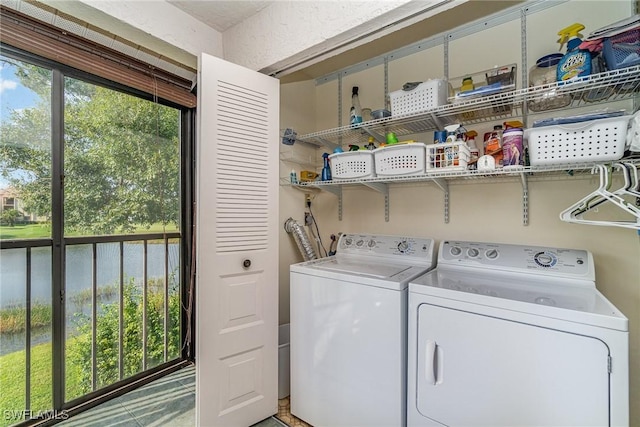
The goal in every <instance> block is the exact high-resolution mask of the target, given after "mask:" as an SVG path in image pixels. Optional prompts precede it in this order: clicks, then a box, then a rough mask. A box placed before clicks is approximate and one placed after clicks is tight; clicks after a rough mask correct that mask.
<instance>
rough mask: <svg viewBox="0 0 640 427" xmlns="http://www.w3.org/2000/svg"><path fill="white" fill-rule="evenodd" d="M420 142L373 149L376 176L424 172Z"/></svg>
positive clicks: (422, 148)
mask: <svg viewBox="0 0 640 427" xmlns="http://www.w3.org/2000/svg"><path fill="white" fill-rule="evenodd" d="M424 149H425V145H424V144H423V143H422V142H414V143H411V144H399V145H388V146H386V147H381V148H378V149H376V150H374V151H373V156H374V159H375V164H376V174H377V175H378V176H406V175H420V174H424Z"/></svg>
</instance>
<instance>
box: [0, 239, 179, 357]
mask: <svg viewBox="0 0 640 427" xmlns="http://www.w3.org/2000/svg"><path fill="white" fill-rule="evenodd" d="M92 251H93V249H92V246H91V245H73V246H67V249H66V267H65V284H66V295H67V298H66V312H67V319H68V320H69V319H70V317H72V316H73V313H76V312H79V311H82V312H85V314H90V310H91V303H90V301H89V302H86V301H85V302H84V303H78V305H76V304H75V303H74V301H77V300H75V299H74V298H73V297H74V295H76V296H77V295H79V294H80V293H82V292H90V289H91V282H92V275H93V273H92V265H91V264H92V257H93V254H92ZM143 251H144V246H143V245H142V244H141V243H139V242H132V243H125V244H124V248H123V271H124V276H125V278H130V277H133V278H136V279H137V280H138V281H141V280H142V277H143ZM178 260H179V244H178V243H177V241H175V243H170V244H169V261H168V262H169V274H172V272H173V273H174V274H177V273H178V267H179V261H178ZM119 262H120V244H119V243H100V244H98V245H97V252H96V283H97V286H98V290H99V291H100V289H104V287H106V286H113V285H117V284H118V283H119V278H120V265H119ZM164 268H165V267H164V244H151V243H149V244H148V245H147V276H148V278H149V279H153V278H158V279H161V278H164ZM26 275H27V271H26V250H25V249H3V250H2V251H0V310H2V309H7V308H11V307H26ZM51 286H52V285H51V248H50V247H46V248H33V249H32V250H31V301H32V304H46V305H50V304H51ZM89 295H90V294H89ZM115 298H117V292H116V293H115V294H114V295H112V296H111V298H102V299H100V300H99V302H101V303H105V302H110V301H111V300H114V299H115ZM70 323H71V322H69V321H67V324H68V326H67V332H70V331H69V327H70ZM42 329H43V330H44V331H43V330H34V331H32V333H33V334H34V336H33V337H32V338H33V339H32V341H33V343H34V344H35V343H41V342H48V341H49V340H50V339H51V330H50V329H51V328H50V327H48V328H42ZM1 340H2V345H0V355H3V354H7V353H10V352H12V351H16V350H20V349H23V348H24V332H22V333H18V334H1Z"/></svg>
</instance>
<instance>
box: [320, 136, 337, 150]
mask: <svg viewBox="0 0 640 427" xmlns="http://www.w3.org/2000/svg"><path fill="white" fill-rule="evenodd" d="M316 140H317V141H318V142H319V143H320V144H321V145H323V146H325V147H327V148H328V149H329V150H331V152H332V153H333V150H335V148H336V147H338V144H334V143H333V142H331V141H327V140H326V139H322V138H320V137H316Z"/></svg>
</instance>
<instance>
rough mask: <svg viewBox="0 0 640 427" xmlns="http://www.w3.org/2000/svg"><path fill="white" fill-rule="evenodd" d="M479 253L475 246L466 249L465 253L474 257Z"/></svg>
mask: <svg viewBox="0 0 640 427" xmlns="http://www.w3.org/2000/svg"><path fill="white" fill-rule="evenodd" d="M479 254H480V252H479V251H478V250H477V249H476V248H471V249H469V250H468V251H467V255H469V256H470V257H471V258H475V257H477V256H478V255H479Z"/></svg>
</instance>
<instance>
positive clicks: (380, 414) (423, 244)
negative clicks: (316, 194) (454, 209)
mask: <svg viewBox="0 0 640 427" xmlns="http://www.w3.org/2000/svg"><path fill="white" fill-rule="evenodd" d="M434 250H435V247H434V241H433V240H431V239H422V238H411V237H399V236H380V235H359V234H358V235H356V234H344V235H342V236H341V237H340V240H339V242H338V251H337V254H336V255H335V256H331V257H328V258H323V259H319V260H314V261H307V262H303V263H300V264H294V265H292V266H291V268H290V270H291V325H290V333H291V335H290V339H291V344H290V346H291V356H290V357H291V413H292V414H293V415H295V416H296V417H298V418H301V419H303V420H304V421H306V422H308V423H310V424H311V425H314V426H318V427H319V426H331V427H336V426H349V427H356V426H367V427H369V426H384V427H390V426H402V425H406V344H407V337H406V333H407V311H406V309H407V287H408V282H409V281H410V280H411V279H413V278H415V277H417V276H418V275H420V274H423V273H425V272H426V271H428V270H429V269H431V268H432V267H433V266H434V261H435V252H434Z"/></svg>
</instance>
